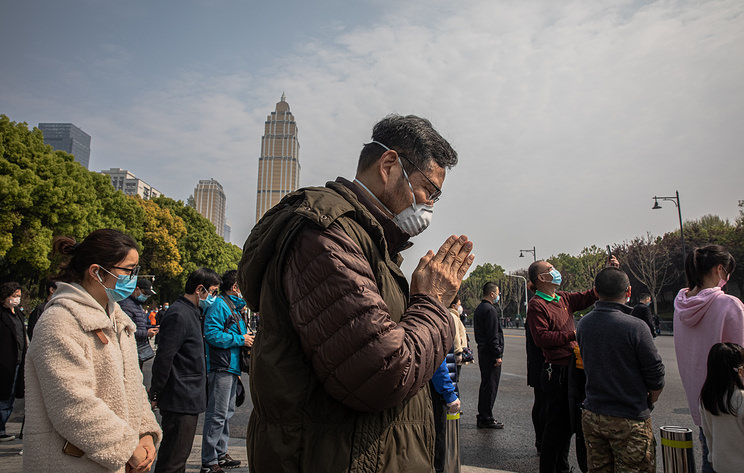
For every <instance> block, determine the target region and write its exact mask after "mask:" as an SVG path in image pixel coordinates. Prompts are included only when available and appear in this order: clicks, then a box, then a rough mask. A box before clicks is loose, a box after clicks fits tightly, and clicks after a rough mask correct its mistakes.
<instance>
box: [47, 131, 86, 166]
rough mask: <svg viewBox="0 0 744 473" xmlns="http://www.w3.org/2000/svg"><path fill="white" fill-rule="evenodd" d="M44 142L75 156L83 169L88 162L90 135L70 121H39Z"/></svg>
mask: <svg viewBox="0 0 744 473" xmlns="http://www.w3.org/2000/svg"><path fill="white" fill-rule="evenodd" d="M39 130H41V132H42V133H43V134H44V143H46V144H48V145H50V146H51V147H52V148H54V149H56V150H59V151H64V152H66V153H70V154H71V155H73V156H75V161H77V162H79V163H80V164H82V165H83V166H85V169H88V163H89V162H90V135H89V134H87V133H86V132H84V131H83V130H81V129H80V128H78V127H76V126H75V125H73V124H72V123H39Z"/></svg>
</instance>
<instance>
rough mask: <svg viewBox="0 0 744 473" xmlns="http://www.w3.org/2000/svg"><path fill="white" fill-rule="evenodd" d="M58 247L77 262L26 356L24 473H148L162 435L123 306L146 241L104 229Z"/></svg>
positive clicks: (72, 262)
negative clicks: (141, 243) (139, 246)
mask: <svg viewBox="0 0 744 473" xmlns="http://www.w3.org/2000/svg"><path fill="white" fill-rule="evenodd" d="M54 249H55V251H56V252H59V253H61V254H63V255H71V256H72V258H71V259H70V261H69V263H67V264H66V265H65V266H63V268H62V272H61V274H60V279H61V280H62V281H65V282H59V283H58V284H57V291H56V292H55V293H54V297H53V298H52V299H51V301H50V302H49V303H48V305H47V306H46V309H45V310H44V314H43V316H42V317H41V318H40V320H39V322H38V324H37V325H36V328H35V330H34V338H33V342H32V343H31V345H30V347H29V350H28V354H27V357H26V426H25V431H24V439H23V443H24V452H23V471H28V472H31V471H33V472H45V471H50V472H51V471H53V472H68V471H69V472H125V471H126V472H129V471H134V472H138V473H139V472H146V471H148V470H149V469H150V467H151V465H152V463H153V461H154V459H155V452H156V447H155V445H156V444H158V443H159V441H160V437H161V430H160V427H159V426H158V423H157V421H156V420H155V416H154V414H153V412H152V409H151V408H150V403H149V401H148V398H147V393H146V391H145V388H144V385H143V384H142V372H141V371H140V368H139V361H138V357H137V343H136V341H135V338H134V332H135V330H136V326H135V324H134V322H132V320H131V319H130V318H129V316H127V315H126V314H125V313H124V312H123V311H122V310H121V308H120V307H119V305H118V304H117V303H116V300H120V299H119V297H121V296H122V295H124V294H125V293H126V291H128V290H129V289H128V287H129V286H130V285H131V284H129V283H128V281H130V280H134V281H135V284H136V274H137V270H138V269H139V267H138V266H137V263H138V261H139V254H138V252H137V244H136V243H135V242H134V240H132V238H131V237H129V236H127V235H125V234H123V233H121V232H118V231H116V230H96V231H94V232H93V233H91V234H90V235H89V236H88V237H87V238H86V239H85V240H84V241H83V242H82V243H80V244H77V243H75V241H74V240H72V239H70V238H64V237H62V238H60V237H58V238H57V239H55V242H54ZM124 297H126V296H124Z"/></svg>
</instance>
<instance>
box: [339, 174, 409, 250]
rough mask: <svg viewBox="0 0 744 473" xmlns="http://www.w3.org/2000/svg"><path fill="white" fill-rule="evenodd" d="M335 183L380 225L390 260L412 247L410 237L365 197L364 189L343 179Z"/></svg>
mask: <svg viewBox="0 0 744 473" xmlns="http://www.w3.org/2000/svg"><path fill="white" fill-rule="evenodd" d="M336 182H337V183H339V184H342V185H344V186H345V187H346V188H348V189H349V190H350V191H352V192H353V193H354V195H356V197H357V200H359V203H360V204H362V205H363V206H364V208H366V209H367V211H369V213H371V214H372V216H373V217H375V219H377V221H378V222H379V223H380V225H381V226H382V229H383V230H384V233H385V241H386V242H387V246H388V253H389V254H390V257H391V258H394V257H395V255H397V254H398V253H400V252H402V251H404V250H407V249H408V248H410V247H412V246H413V243H411V242H410V241H409V239H410V238H411V237H410V235H408V233H406V232H404V231H403V230H401V229H400V227H399V226H398V225H396V224H395V222H393V220H392V219H391V218H390V217H388V216H387V215H385V213H384V212H383V211H382V210H380V209H379V208H378V207H377V205H375V203H374V202H372V199H371V198H370V197H369V196H368V195H367V192H366V191H365V190H364V189H362V188H361V187H360V186H358V185H357V184H355V183H354V182H351V181H349V180H347V179H344V178H343V177H338V178H336Z"/></svg>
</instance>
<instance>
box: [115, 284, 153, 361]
mask: <svg viewBox="0 0 744 473" xmlns="http://www.w3.org/2000/svg"><path fill="white" fill-rule="evenodd" d="M155 294H156V292H155V291H154V290H153V289H152V282H150V280H149V279H147V278H138V279H137V287H136V288H135V289H134V292H133V293H132V295H131V296H129V297H127V298H126V299H124V300H123V301H119V306H121V310H123V311H124V313H126V314H127V315H128V316H129V318H130V319H132V322H134V323H135V324H137V331H136V332H134V338H135V339H136V340H137V352H138V356H139V366H140V369H142V366H143V365H144V364H145V361H147V360H149V359H151V358H154V357H155V352H154V351H153V350H152V347H151V346H150V339H151V338H152V337H154V336H155V335H156V334H157V333H158V329H157V328H155V327H153V328H147V325H148V320H147V313H146V312H145V311H144V310H143V309H142V304H144V303H145V302H146V301H147V299H149V298H150V296H153V295H155Z"/></svg>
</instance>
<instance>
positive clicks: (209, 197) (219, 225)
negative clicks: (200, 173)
mask: <svg viewBox="0 0 744 473" xmlns="http://www.w3.org/2000/svg"><path fill="white" fill-rule="evenodd" d="M225 201H226V199H225V191H224V190H223V189H222V185H221V184H220V183H219V182H217V181H215V180H214V179H202V180H200V181H199V184H197V186H196V189H194V206H195V207H196V211H197V212H199V213H200V214H202V216H203V217H204V218H206V219H207V220H209V221H210V222H212V223H213V224H214V226H215V228H216V229H217V234H218V235H219V236H221V237H222V238H225Z"/></svg>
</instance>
